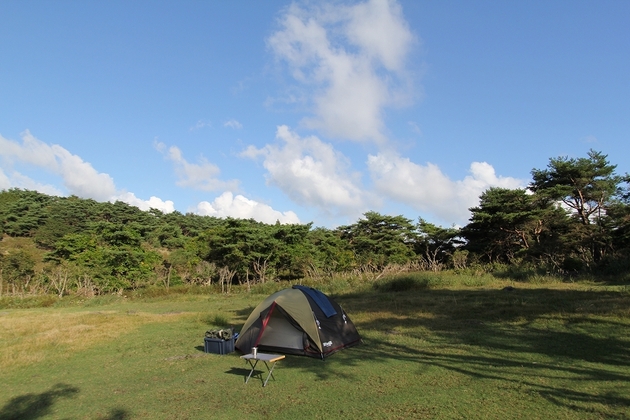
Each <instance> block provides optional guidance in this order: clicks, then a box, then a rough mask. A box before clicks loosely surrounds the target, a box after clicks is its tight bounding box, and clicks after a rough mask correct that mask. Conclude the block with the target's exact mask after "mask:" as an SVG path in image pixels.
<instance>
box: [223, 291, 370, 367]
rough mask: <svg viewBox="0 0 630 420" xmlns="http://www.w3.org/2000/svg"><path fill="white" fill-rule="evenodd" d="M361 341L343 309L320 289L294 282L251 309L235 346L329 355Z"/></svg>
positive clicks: (314, 355)
mask: <svg viewBox="0 0 630 420" xmlns="http://www.w3.org/2000/svg"><path fill="white" fill-rule="evenodd" d="M360 342H361V337H360V336H359V333H358V332H357V329H356V328H355V326H354V324H353V323H352V321H351V320H350V318H349V317H348V315H347V314H346V313H345V312H344V311H343V309H342V308H341V307H340V306H339V305H338V304H337V303H336V302H334V301H333V300H332V299H330V298H329V297H328V296H326V295H325V294H323V293H322V292H320V291H319V290H315V289H312V288H310V287H305V286H293V288H291V289H284V290H281V291H279V292H276V293H274V294H272V295H271V296H269V297H268V298H267V299H265V300H264V301H263V302H261V303H260V304H259V305H258V306H257V307H256V309H254V310H253V311H252V313H251V314H250V315H249V318H247V321H246V322H245V325H243V328H242V330H241V332H240V335H239V337H238V339H237V340H236V343H235V345H234V347H235V348H236V349H237V350H239V351H240V352H241V353H246V354H247V353H249V352H250V351H251V349H252V347H258V350H259V351H261V352H264V351H267V352H274V353H286V354H298V355H304V356H311V357H320V358H322V359H324V358H325V357H326V356H329V355H330V354H332V353H334V352H336V351H338V350H341V349H343V348H345V347H349V346H353V345H356V344H359V343H360Z"/></svg>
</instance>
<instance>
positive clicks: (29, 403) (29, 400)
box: [0, 384, 79, 420]
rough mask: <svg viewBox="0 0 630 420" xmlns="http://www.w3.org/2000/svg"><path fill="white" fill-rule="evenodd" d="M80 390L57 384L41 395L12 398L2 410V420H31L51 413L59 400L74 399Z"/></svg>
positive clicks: (0, 414) (0, 416) (0, 412)
mask: <svg viewBox="0 0 630 420" xmlns="http://www.w3.org/2000/svg"><path fill="white" fill-rule="evenodd" d="M78 392H79V388H76V387H74V386H70V385H66V384H56V385H54V386H53V387H52V388H51V389H50V390H49V391H46V392H42V393H41V394H25V395H20V396H18V397H14V398H11V400H10V401H9V402H8V403H6V405H5V406H4V407H2V409H0V420H14V419H15V420H17V419H20V420H31V419H37V418H41V417H44V416H46V415H48V414H50V413H51V409H52V406H53V405H54V404H55V401H57V400H58V399H59V398H72V397H74V396H75V395H76V394H77V393H78Z"/></svg>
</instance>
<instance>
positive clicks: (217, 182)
mask: <svg viewBox="0 0 630 420" xmlns="http://www.w3.org/2000/svg"><path fill="white" fill-rule="evenodd" d="M154 146H155V148H156V149H157V150H158V151H159V152H160V153H162V154H163V155H164V157H165V158H166V159H168V160H170V161H171V162H173V164H174V165H175V173H176V174H177V176H178V177H179V181H177V185H179V186H180V187H190V188H194V189H197V190H202V191H217V190H222V189H227V190H236V189H238V184H239V182H238V180H230V181H223V180H221V179H219V178H218V176H219V174H220V172H221V170H220V169H219V167H218V166H216V165H214V164H213V163H210V162H208V161H207V160H206V159H205V158H204V157H201V158H200V159H199V163H198V164H196V163H189V162H188V161H187V160H186V159H185V158H184V156H183V154H182V152H181V150H180V149H179V148H178V147H176V146H171V147H169V148H167V147H166V145H165V144H164V143H155V144H154Z"/></svg>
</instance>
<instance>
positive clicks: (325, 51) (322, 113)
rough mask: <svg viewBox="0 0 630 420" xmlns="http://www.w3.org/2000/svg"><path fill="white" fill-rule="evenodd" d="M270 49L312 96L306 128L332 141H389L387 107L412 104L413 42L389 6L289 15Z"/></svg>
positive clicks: (374, 0) (382, 0)
mask: <svg viewBox="0 0 630 420" xmlns="http://www.w3.org/2000/svg"><path fill="white" fill-rule="evenodd" d="M279 23H280V26H281V28H280V30H278V31H277V32H275V33H274V34H273V35H272V36H271V37H269V38H268V40H267V44H268V46H269V47H270V49H271V50H272V51H273V52H274V54H275V55H276V57H277V58H278V59H279V60H282V61H284V62H286V63H287V64H288V66H289V68H290V70H291V72H292V76H293V78H294V79H295V80H296V81H298V82H299V83H301V84H302V85H303V86H305V87H306V88H311V89H313V92H311V93H310V94H309V96H311V97H312V98H313V99H312V103H311V105H312V107H313V114H314V115H313V116H312V117H309V118H305V119H304V120H303V123H304V124H305V125H306V126H307V127H308V128H311V129H317V130H321V131H322V132H323V133H325V134H326V135H330V136H332V137H340V138H344V139H350V140H359V141H362V140H371V141H376V142H379V143H382V142H384V141H385V135H384V133H383V131H384V122H383V108H384V107H385V106H391V105H402V104H405V103H406V102H407V101H408V100H409V90H410V89H409V78H408V74H407V71H406V70H405V58H406V56H407V54H408V51H409V49H410V47H411V45H412V44H413V43H414V42H415V37H414V35H413V34H412V33H411V31H410V29H409V27H408V25H407V23H406V21H405V20H404V18H403V16H402V9H401V7H400V5H398V3H397V2H395V1H391V0H370V1H367V2H364V3H359V4H357V5H353V6H340V5H338V4H335V5H330V4H328V5H323V6H321V5H318V6H314V7H312V8H309V9H307V8H302V7H300V6H298V5H296V4H293V5H291V6H290V7H288V8H287V9H285V13H284V14H283V15H282V17H281V18H280V22H279Z"/></svg>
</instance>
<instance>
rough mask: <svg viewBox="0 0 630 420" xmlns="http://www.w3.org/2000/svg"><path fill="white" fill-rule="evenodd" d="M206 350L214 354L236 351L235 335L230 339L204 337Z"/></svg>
mask: <svg viewBox="0 0 630 420" xmlns="http://www.w3.org/2000/svg"><path fill="white" fill-rule="evenodd" d="M204 351H205V352H206V353H214V354H228V353H232V352H233V351H234V337H232V338H231V339H229V340H222V339H220V338H208V337H205V338H204Z"/></svg>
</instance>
